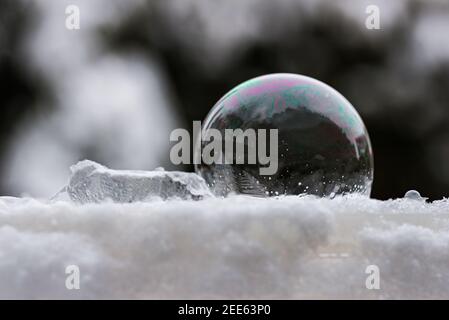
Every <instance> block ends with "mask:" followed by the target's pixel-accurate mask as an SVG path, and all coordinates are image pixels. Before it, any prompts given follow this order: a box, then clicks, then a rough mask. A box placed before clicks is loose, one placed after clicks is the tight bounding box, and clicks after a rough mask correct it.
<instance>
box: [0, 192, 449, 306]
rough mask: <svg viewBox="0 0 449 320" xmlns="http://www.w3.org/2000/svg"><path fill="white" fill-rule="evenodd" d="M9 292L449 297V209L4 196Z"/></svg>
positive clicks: (2, 229)
mask: <svg viewBox="0 0 449 320" xmlns="http://www.w3.org/2000/svg"><path fill="white" fill-rule="evenodd" d="M68 265H77V266H79V268H80V283H81V284H80V285H81V287H80V290H67V289H66V287H65V281H66V277H67V274H65V268H66V266H68ZM369 265H376V266H378V267H379V270H380V290H368V289H367V288H366V286H365V281H366V279H367V277H368V276H369V274H366V273H365V270H366V268H367V267H368V266H369ZM0 284H1V285H0V298H7V299H9V298H32V299H35V298H40V299H43V298H61V299H77V298H88V299H93V298H113V299H114V298H124V299H127V298H137V299H146V298H147V299H148V298H150V299H153V298H176V299H178V298H179V299H182V298H187V299H189V298H213V299H214V298H256V299H259V298H286V299H290V298H306V299H307V298H361V299H398V298H446V299H447V298H449V201H448V200H446V199H443V200H440V201H434V202H432V203H428V202H425V201H417V200H416V199H413V198H412V199H410V198H404V199H396V200H389V201H378V200H374V199H367V198H366V197H362V196H346V197H336V198H335V199H332V200H331V199H320V198H315V197H311V196H304V197H293V196H291V197H279V198H269V199H260V198H253V197H248V196H231V197H229V198H226V199H221V198H214V197H208V198H205V199H203V200H200V201H193V200H181V199H172V200H166V201H163V200H161V199H159V200H156V199H152V200H151V201H148V202H135V203H128V204H126V203H124V204H120V203H113V202H105V203H92V204H85V205H79V204H75V203H72V202H68V201H53V202H52V201H43V200H36V199H31V198H11V197H0Z"/></svg>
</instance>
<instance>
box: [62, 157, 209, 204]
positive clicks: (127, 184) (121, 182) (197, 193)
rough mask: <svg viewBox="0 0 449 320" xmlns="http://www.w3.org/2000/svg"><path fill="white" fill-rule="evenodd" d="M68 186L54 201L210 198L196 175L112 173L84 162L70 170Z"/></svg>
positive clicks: (153, 172) (160, 172)
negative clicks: (65, 199) (66, 198)
mask: <svg viewBox="0 0 449 320" xmlns="http://www.w3.org/2000/svg"><path fill="white" fill-rule="evenodd" d="M70 170H71V172H72V174H71V177H70V180H69V183H68V185H67V186H66V187H65V188H64V189H63V190H62V192H60V193H59V194H58V195H57V196H56V199H58V200H59V199H64V197H68V198H69V199H70V200H72V201H74V202H77V203H92V202H93V203H95V202H103V201H108V200H112V201H113V202H119V203H127V202H138V201H148V200H150V199H151V198H156V197H157V198H162V199H168V198H180V199H192V200H200V199H202V198H203V197H207V196H211V195H212V194H211V192H210V191H209V188H208V187H207V185H206V183H205V181H204V180H203V178H201V177H200V176H198V175H197V174H195V173H188V172H178V171H164V170H163V169H160V168H158V170H156V171H131V170H111V169H108V168H106V167H105V166H102V165H100V164H98V163H96V162H93V161H89V160H84V161H81V162H79V163H77V164H76V165H74V166H72V167H71V168H70Z"/></svg>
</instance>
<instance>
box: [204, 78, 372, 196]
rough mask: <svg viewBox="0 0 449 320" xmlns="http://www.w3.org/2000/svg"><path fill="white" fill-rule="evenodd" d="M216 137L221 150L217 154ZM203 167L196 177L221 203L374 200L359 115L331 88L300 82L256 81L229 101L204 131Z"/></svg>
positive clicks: (219, 107) (369, 159) (213, 114)
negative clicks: (248, 198) (355, 196)
mask: <svg viewBox="0 0 449 320" xmlns="http://www.w3.org/2000/svg"><path fill="white" fill-rule="evenodd" d="M228 129H231V130H228ZM236 129H241V131H240V133H239V131H238V130H236ZM248 129H250V130H248ZM264 129H265V130H264ZM270 129H275V130H271V131H270ZM217 132H219V133H220V134H221V140H220V143H219V145H220V148H215V149H214V151H212V152H211V149H212V148H211V145H212V142H214V141H216V139H217V140H218V139H219V137H220V134H217ZM228 132H231V133H232V134H233V135H234V136H232V135H229V136H228ZM242 132H243V133H244V134H242ZM263 132H265V136H264V134H263ZM271 133H273V136H271ZM276 133H277V137H276ZM239 134H240V138H241V139H240V140H239V138H236V139H235V137H236V136H238V135H239ZM254 137H256V139H254ZM229 141H231V143H232V144H233V145H231V148H229V149H228V148H227V146H228V145H227V144H228V142H229ZM200 147H201V148H200ZM239 147H240V151H239V150H238V149H239ZM229 150H233V152H228V151H229ZM256 150H257V152H256ZM276 152H277V154H276ZM261 155H262V156H261ZM251 156H252V161H251ZM254 158H256V159H255V160H254ZM196 159H201V161H199V162H200V164H197V165H196V171H197V173H199V174H200V175H201V176H202V177H203V178H204V179H205V180H206V182H207V183H208V185H209V187H210V188H211V189H212V190H213V191H214V192H215V194H217V195H221V196H225V195H227V194H229V193H240V194H248V195H256V196H277V195H300V194H313V195H318V196H330V197H333V196H335V195H338V194H347V193H360V194H364V195H367V196H369V194H370V192H371V184H372V180H373V156H372V151H371V143H370V140H369V137H368V133H367V131H366V128H365V126H364V124H363V121H362V119H361V118H360V116H359V115H358V113H357V111H356V110H355V109H354V107H353V106H352V105H351V104H350V103H349V102H348V101H347V100H346V99H345V98H344V97H343V96H342V95H341V94H340V93H338V92H337V91H336V90H334V89H333V88H331V87H330V86H328V85H326V84H324V83H322V82H320V81H318V80H315V79H312V78H309V77H306V76H301V75H296V74H271V75H265V76H261V77H257V78H254V79H251V80H249V81H246V82H244V83H242V84H240V85H239V86H237V87H235V88H234V89H232V90H231V91H230V92H228V93H227V94H226V95H225V96H224V97H222V98H221V99H220V100H219V101H218V102H217V103H216V105H215V106H214V107H213V108H212V110H211V111H210V112H209V114H208V115H207V117H206V119H205V120H204V122H203V124H202V133H201V141H199V142H197V145H196ZM211 159H213V161H212V162H211ZM242 159H243V163H242ZM267 159H269V160H267ZM197 163H198V162H197ZM270 167H271V168H270ZM264 170H265V172H264ZM274 170H275V172H273V171H274ZM267 171H268V174H267Z"/></svg>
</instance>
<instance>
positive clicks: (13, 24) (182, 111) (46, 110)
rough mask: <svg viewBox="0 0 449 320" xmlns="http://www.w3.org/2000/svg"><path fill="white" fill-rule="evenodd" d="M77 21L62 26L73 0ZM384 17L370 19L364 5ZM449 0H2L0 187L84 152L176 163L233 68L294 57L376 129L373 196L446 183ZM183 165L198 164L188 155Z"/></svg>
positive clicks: (447, 188)
mask: <svg viewBox="0 0 449 320" xmlns="http://www.w3.org/2000/svg"><path fill="white" fill-rule="evenodd" d="M69 4H74V5H77V6H78V7H79V9H80V29H79V30H68V29H67V28H66V26H65V22H66V18H67V14H66V13H65V9H66V6H67V5H69ZM370 4H374V5H377V6H378V7H379V9H380V29H379V30H375V29H374V30H369V29H367V28H366V26H365V20H366V18H367V16H368V14H367V13H366V12H365V9H366V6H368V5H370ZM448 34H449V2H448V1H444V0H442V1H438V0H427V1H424V0H423V1H418V0H395V1H387V0H384V1H375V0H373V1H363V0H360V1H358V0H353V1H349V0H340V1H339V0H336V1H331V0H329V1H325V0H321V1H311V0H304V1H299V0H297V1H296V0H281V1H270V0H247V1H245V0H227V1H224V0H223V1H208V0H161V1H157V0H154V1H140V0H132V1H124V0H110V1H108V0H91V1H56V0H51V1H50V0H35V1H24V0H0V108H1V109H0V110H1V117H0V169H1V170H0V194H2V195H20V194H31V195H36V196H49V195H51V194H52V193H56V192H57V191H58V188H60V187H61V186H63V185H64V183H65V180H66V179H67V177H68V172H69V171H68V168H69V166H70V165H71V164H74V163H75V162H76V161H77V160H80V159H84V158H89V159H92V160H96V161H99V162H101V163H103V164H105V165H108V166H111V167H113V168H118V169H123V168H128V169H153V168H154V167H157V166H165V167H167V168H169V169H179V168H173V167H172V166H171V165H170V163H169V161H168V159H169V147H170V143H169V132H170V131H171V130H172V129H174V128H176V127H185V128H188V129H191V123H192V121H193V120H202V119H204V117H205V115H206V114H207V112H208V111H209V110H210V108H211V107H212V106H213V105H214V104H215V102H216V101H218V99H219V98H220V97H221V96H222V95H224V94H225V93H226V92H227V91H228V90H230V89H231V88H233V87H234V86H236V85H237V84H239V83H241V82H243V81H245V80H247V79H249V78H252V77H255V76H259V75H262V74H267V73H275V72H289V73H299V74H304V75H308V76H311V77H314V78H317V79H319V80H321V81H323V82H325V83H328V84H330V85H331V86H333V87H334V88H336V89H337V90H338V91H339V92H341V93H342V94H343V95H344V96H345V97H346V98H347V99H348V100H349V101H350V102H351V103H352V104H353V105H354V106H355V108H356V109H357V110H358V112H359V113H360V115H361V116H362V118H363V119H364V122H365V125H366V126H367V128H368V131H369V133H370V137H371V142H372V145H373V150H374V158H375V177H374V189H373V192H372V196H373V197H374V198H378V199H388V198H396V197H402V196H403V195H404V193H405V192H406V191H407V190H410V189H417V190H419V191H420V192H421V194H422V195H423V196H426V197H429V198H430V199H441V198H442V197H444V196H447V195H448V194H449V36H448ZM182 169H185V170H192V169H193V168H182Z"/></svg>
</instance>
